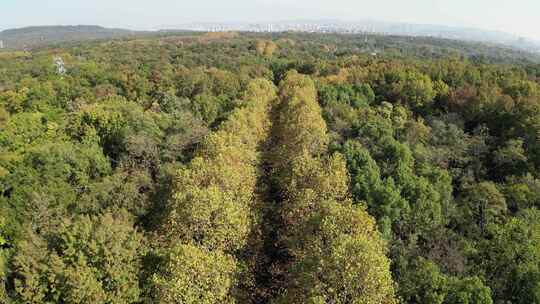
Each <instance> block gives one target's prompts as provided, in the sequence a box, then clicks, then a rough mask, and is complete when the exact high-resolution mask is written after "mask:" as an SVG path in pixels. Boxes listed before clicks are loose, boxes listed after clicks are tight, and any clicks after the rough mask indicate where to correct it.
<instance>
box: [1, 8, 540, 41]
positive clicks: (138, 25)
mask: <svg viewBox="0 0 540 304" xmlns="http://www.w3.org/2000/svg"><path fill="white" fill-rule="evenodd" d="M314 18H318V19H320V18H323V19H332V18H339V19H344V20H365V19H374V20H382V21H403V22H410V23H423V24H444V25H454V26H467V27H478V28H484V29H495V30H502V31H506V32H510V33H515V34H519V35H523V36H527V37H532V38H536V39H538V40H540V0H176V1H175V0H0V28H3V29H5V28H9V27H15V26H17V27H18V26H27V25H49V24H98V25H103V26H117V27H128V28H135V29H157V28H160V27H164V26H167V25H175V24H181V23H186V22H194V21H204V22H224V21H279V20H291V19H314Z"/></svg>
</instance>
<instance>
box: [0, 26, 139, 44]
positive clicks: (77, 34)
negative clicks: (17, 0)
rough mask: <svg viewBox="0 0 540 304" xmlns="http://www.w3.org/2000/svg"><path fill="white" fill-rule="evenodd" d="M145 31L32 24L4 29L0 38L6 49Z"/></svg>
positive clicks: (132, 34)
mask: <svg viewBox="0 0 540 304" xmlns="http://www.w3.org/2000/svg"><path fill="white" fill-rule="evenodd" d="M146 33H149V32H141V31H132V30H126V29H117V28H105V27H101V26H96V25H75V26H71V25H70V26H32V27H24V28H17V29H8V30H4V31H2V32H0V40H2V41H3V46H4V48H6V49H23V48H34V47H38V46H44V45H49V44H55V43H60V42H70V41H84V40H95V39H112V38H124V37H132V36H135V35H142V34H146Z"/></svg>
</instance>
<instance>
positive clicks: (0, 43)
mask: <svg viewBox="0 0 540 304" xmlns="http://www.w3.org/2000/svg"><path fill="white" fill-rule="evenodd" d="M3 48H4V40H0V49H3Z"/></svg>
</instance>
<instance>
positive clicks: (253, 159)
mask: <svg viewBox="0 0 540 304" xmlns="http://www.w3.org/2000/svg"><path fill="white" fill-rule="evenodd" d="M275 99H276V93H275V88H274V86H273V85H272V84H271V83H270V82H268V81H266V80H255V81H253V82H252V83H250V84H249V85H248V88H247V91H246V93H245V96H244V104H243V105H242V106H241V107H240V108H239V109H237V110H236V111H235V112H234V113H232V114H231V116H230V118H229V120H228V121H226V122H224V123H223V124H222V126H220V128H219V129H218V130H217V131H216V132H215V133H212V134H210V135H208V136H207V137H206V138H205V140H204V141H203V143H202V144H201V148H200V150H199V151H198V154H197V156H196V157H195V158H194V159H193V160H192V161H191V163H190V164H189V165H188V166H186V167H185V168H182V169H181V170H179V172H178V174H177V178H176V182H175V195H174V198H173V200H172V201H171V202H170V206H169V208H170V214H169V216H168V219H167V222H166V227H164V228H165V229H166V231H167V232H168V235H169V239H170V241H171V243H172V244H173V246H172V249H171V250H172V252H171V254H169V256H168V258H167V259H166V260H167V261H168V262H167V263H166V266H165V269H167V271H165V272H162V273H158V274H157V275H156V276H154V278H153V282H154V284H155V286H156V288H157V289H158V290H159V293H158V295H160V296H161V297H162V298H161V299H160V300H162V301H165V302H168V301H169V300H170V299H173V298H176V299H182V300H180V302H176V303H226V302H227V301H232V297H231V296H230V293H231V292H232V290H233V289H234V288H233V287H234V286H235V285H236V284H237V283H238V282H236V277H237V275H238V273H237V272H238V271H239V270H238V265H237V263H238V260H237V259H236V255H237V253H238V252H239V250H241V249H243V248H244V247H245V246H246V244H247V241H248V237H249V235H250V232H251V231H252V228H253V226H254V225H255V223H256V220H257V210H256V208H255V204H256V201H257V196H256V195H255V190H256V183H257V178H258V175H259V162H260V152H259V147H260V146H261V144H262V143H263V142H265V141H266V140H267V138H268V136H269V132H270V127H271V121H270V110H271V105H272V102H273V101H274V100H275ZM179 246H180V247H179ZM192 258H193V259H196V260H195V261H187V259H192ZM214 260H215V262H213V261H214ZM178 261H181V264H182V265H180V264H179V263H180V262H178ZM201 276H202V277H201ZM209 278H211V279H210V280H209ZM201 280H205V281H204V282H201ZM169 281H174V282H177V283H178V284H180V285H182V286H177V285H174V284H172V285H171V284H168V283H166V282H169ZM190 282H191V283H190ZM190 284H192V285H190ZM216 284H217V285H219V287H216V286H213V285H216ZM190 286H191V287H190ZM188 289H189V290H188ZM177 301H178V300H177ZM201 301H202V302H201Z"/></svg>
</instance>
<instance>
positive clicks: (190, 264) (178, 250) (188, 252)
mask: <svg viewBox="0 0 540 304" xmlns="http://www.w3.org/2000/svg"><path fill="white" fill-rule="evenodd" d="M237 271H238V269H237V265H236V264H235V261H234V258H233V257H231V256H228V255H226V254H223V253H221V252H219V251H207V250H205V249H199V248H198V247H196V246H191V245H176V246H174V247H173V248H171V249H170V250H168V251H167V253H166V255H165V256H164V261H163V263H162V265H161V266H160V268H159V270H158V273H157V274H155V275H154V276H153V277H152V287H153V290H154V292H153V297H154V299H155V300H156V301H157V302H158V303H179V304H190V303H193V304H195V303H201V304H218V303H235V301H234V297H233V295H232V294H231V289H232V288H233V286H234V285H235V284H236V282H234V280H235V278H234V277H235V274H236V272H237Z"/></svg>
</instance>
